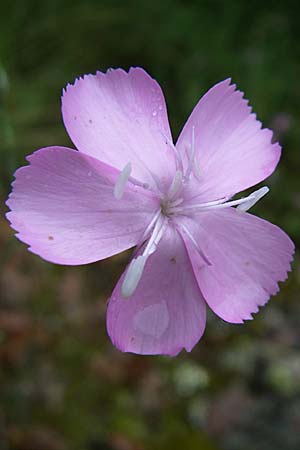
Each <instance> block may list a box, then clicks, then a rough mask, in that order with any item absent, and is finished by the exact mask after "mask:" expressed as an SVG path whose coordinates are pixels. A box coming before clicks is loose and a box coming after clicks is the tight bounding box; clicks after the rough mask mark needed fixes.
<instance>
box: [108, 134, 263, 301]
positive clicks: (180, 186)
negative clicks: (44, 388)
mask: <svg viewBox="0 0 300 450" xmlns="http://www.w3.org/2000/svg"><path fill="white" fill-rule="evenodd" d="M165 138H166V141H167V143H168V145H169V146H170V147H171V149H172V150H173V154H174V158H175V165H176V171H175V174H174V177H173V180H172V182H171V184H170V186H169V188H168V191H167V192H166V193H164V194H163V193H162V191H161V190H160V189H159V190H160V196H161V200H160V206H159V209H158V210H157V211H156V212H155V214H154V215H153V217H152V219H151V221H150V223H149V225H148V226H147V228H146V229H145V231H144V233H143V235H142V236H141V238H140V240H139V242H138V243H137V249H138V250H141V248H142V247H143V246H144V249H143V251H142V252H141V254H140V255H139V256H137V257H134V258H133V259H132V260H131V262H130V264H129V266H128V269H127V271H126V274H125V277H124V280H123V283H122V287H121V293H122V296H123V297H124V298H128V297H130V296H131V295H132V294H133V293H134V291H135V290H136V288H137V286H138V283H139V281H140V279H141V277H142V274H143V271H144V268H145V265H146V262H147V259H148V258H149V256H150V255H151V254H152V253H154V252H155V250H156V248H157V246H158V244H159V242H160V240H161V238H162V237H163V234H164V232H165V229H166V227H167V225H168V222H169V220H173V219H174V218H176V216H180V215H184V216H190V217H194V216H195V214H199V213H201V212H203V211H210V210H214V209H222V208H229V207H233V206H236V207H237V208H236V209H238V210H240V211H247V210H248V209H249V208H251V207H252V206H253V205H254V204H255V203H256V202H257V201H258V200H260V199H261V198H262V197H263V196H264V195H266V194H267V193H268V192H269V188H268V187H267V186H264V187H262V188H260V189H258V190H257V191H255V192H253V193H252V194H250V195H248V196H247V197H242V198H240V199H237V200H231V199H230V198H228V197H223V198H221V199H217V200H214V201H210V202H202V203H193V204H190V203H189V204H185V202H184V198H183V195H182V194H183V191H184V188H185V186H186V185H187V184H188V183H189V181H190V177H191V175H192V174H193V176H194V177H196V178H197V179H198V180H199V181H200V182H201V171H200V169H199V167H198V162H197V160H196V157H195V156H196V154H195V129H194V127H192V136H191V144H190V145H189V146H188V147H187V148H186V161H187V162H186V164H185V165H184V164H183V160H182V156H181V154H180V153H179V151H178V150H177V148H176V147H175V145H174V144H173V143H172V142H171V141H169V140H168V138H167V137H165ZM184 166H185V169H184ZM130 173H131V164H130V163H128V164H126V166H125V167H124V169H123V170H122V171H121V172H120V174H119V177H118V179H117V181H116V184H115V188H114V196H115V198H116V199H118V200H121V198H122V196H123V194H124V192H125V189H126V184H127V182H128V181H131V182H132V183H134V184H139V185H140V186H143V187H144V188H145V189H148V188H149V186H147V185H145V184H142V183H139V182H138V181H136V180H135V179H133V178H132V177H130ZM154 181H155V183H156V184H157V185H158V187H159V181H158V180H156V177H155V178H154ZM175 226H176V228H178V229H180V231H181V232H183V233H184V234H185V236H186V237H187V238H188V239H189V240H190V241H191V243H192V244H193V246H194V247H195V248H196V250H197V251H198V253H199V254H200V255H201V257H202V259H203V260H204V261H205V263H206V264H207V265H211V263H210V261H209V259H208V258H207V257H206V255H205V254H204V253H203V251H202V250H201V248H200V247H199V245H198V243H197V242H196V240H195V239H194V237H193V236H192V234H191V232H190V231H189V230H188V229H187V228H186V226H184V225H183V224H182V223H180V222H179V221H175Z"/></svg>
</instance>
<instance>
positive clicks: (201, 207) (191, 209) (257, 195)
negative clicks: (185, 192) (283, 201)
mask: <svg viewBox="0 0 300 450" xmlns="http://www.w3.org/2000/svg"><path fill="white" fill-rule="evenodd" d="M268 192H269V188H268V187H267V186H264V187H262V188H261V189H258V190H257V191H255V192H252V194H250V195H248V197H243V198H239V199H237V200H231V201H229V202H226V201H224V199H221V200H215V201H212V202H206V203H199V204H196V205H186V206H177V207H174V208H172V207H171V208H170V209H169V210H168V212H169V213H171V214H174V213H183V214H185V213H197V212H201V211H207V210H210V209H223V208H228V207H229V206H238V205H240V207H239V208H238V209H239V210H242V211H247V210H248V209H249V208H251V207H252V206H253V205H254V204H255V203H256V202H258V200H260V199H261V198H262V197H263V196H264V195H266V194H267V193H268ZM242 205H243V206H242Z"/></svg>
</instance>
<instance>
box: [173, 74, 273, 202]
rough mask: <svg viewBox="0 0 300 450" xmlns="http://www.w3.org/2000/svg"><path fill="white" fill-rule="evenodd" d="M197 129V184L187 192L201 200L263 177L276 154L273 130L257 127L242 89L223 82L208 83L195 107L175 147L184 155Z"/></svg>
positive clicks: (229, 192)
mask: <svg viewBox="0 0 300 450" xmlns="http://www.w3.org/2000/svg"><path fill="white" fill-rule="evenodd" d="M193 127H194V133H195V148H196V159H197V163H198V167H199V170H200V174H201V180H200V181H201V184H199V182H198V181H197V180H194V186H191V193H190V195H193V196H195V189H197V191H199V194H198V195H199V197H200V198H203V199H205V200H216V199H218V198H222V197H224V196H231V195H233V194H235V193H237V192H240V191H242V190H244V189H246V188H248V187H250V186H253V185H255V184H257V183H259V182H260V181H262V180H264V179H265V178H267V177H268V176H269V175H271V173H272V172H273V171H274V170H275V168H276V165H277V163H278V161H279V158H280V153H281V148H280V146H279V144H272V143H271V139H272V132H271V131H270V130H268V129H261V123H260V122H259V121H257V120H256V116H255V115H254V114H251V108H250V107H249V106H248V101H247V100H245V99H243V93H242V92H240V91H236V90H235V85H230V80H225V81H222V82H221V83H219V84H216V85H215V86H214V87H213V88H211V89H210V90H209V91H208V92H207V93H206V94H205V95H204V97H202V99H201V100H200V101H199V103H198V104H197V105H196V107H195V108H194V110H193V112H192V114H191V115H190V117H189V119H188V121H187V123H186V124H185V126H184V128H183V130H182V132H181V134H180V136H179V139H178V142H177V144H176V146H177V147H178V149H179V150H180V152H181V153H182V154H185V152H186V150H185V148H186V146H187V145H189V144H191V140H192V133H193Z"/></svg>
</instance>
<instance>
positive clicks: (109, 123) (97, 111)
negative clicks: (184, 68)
mask: <svg viewBox="0 0 300 450" xmlns="http://www.w3.org/2000/svg"><path fill="white" fill-rule="evenodd" d="M62 113H63V119H64V123H65V126H66V129H67V131H68V133H69V135H70V137H71V139H72V141H73V142H74V144H75V146H76V147H77V148H78V150H79V151H81V152H83V153H87V154H89V155H92V156H94V157H95V158H97V159H99V160H101V161H103V162H105V163H107V164H110V165H111V166H113V167H116V168H118V169H120V170H122V169H123V167H125V165H126V164H127V163H128V162H131V165H132V176H133V177H135V178H136V179H138V180H140V181H142V182H145V183H148V184H149V185H151V186H153V185H154V184H155V183H154V180H153V177H152V175H151V174H152V173H154V175H156V176H157V177H159V178H160V179H161V183H162V185H164V184H166V183H169V182H170V179H171V178H172V173H173V171H174V157H173V154H172V150H171V149H170V146H169V145H168V144H167V143H166V137H167V138H168V139H170V140H172V137H171V132H170V127H169V122H168V116H167V110H166V104H165V99H164V96H163V93H162V91H161V88H160V86H159V85H158V83H157V82H156V81H155V80H153V79H152V78H151V77H150V76H149V75H148V74H147V73H146V72H145V71H144V70H143V69H140V68H131V69H130V71H129V72H128V73H127V72H125V71H124V70H122V69H116V70H112V69H110V70H109V71H108V72H107V73H102V72H97V74H96V75H86V76H84V78H80V79H78V80H76V81H75V83H74V85H68V86H67V88H66V91H65V92H64V94H63V97H62Z"/></svg>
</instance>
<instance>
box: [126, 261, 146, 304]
mask: <svg viewBox="0 0 300 450" xmlns="http://www.w3.org/2000/svg"><path fill="white" fill-rule="evenodd" d="M146 261H147V257H145V256H143V255H140V256H138V257H137V258H135V259H133V260H132V261H131V263H130V264H129V267H128V269H127V272H126V275H125V277H124V280H123V283H122V286H121V294H122V297H124V298H128V297H130V296H131V295H132V294H133V293H134V291H135V290H136V288H137V285H138V284H139V281H140V279H141V276H142V274H143V271H144V267H145V264H146Z"/></svg>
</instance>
